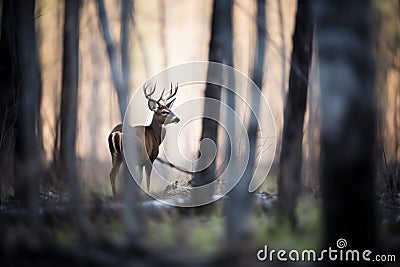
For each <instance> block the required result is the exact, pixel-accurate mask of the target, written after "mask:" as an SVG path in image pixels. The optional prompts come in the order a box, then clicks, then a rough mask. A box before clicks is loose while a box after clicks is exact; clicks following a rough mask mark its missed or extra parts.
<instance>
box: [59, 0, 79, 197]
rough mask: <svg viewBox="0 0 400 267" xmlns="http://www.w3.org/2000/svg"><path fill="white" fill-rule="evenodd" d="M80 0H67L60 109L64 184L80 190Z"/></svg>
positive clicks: (61, 161) (61, 157) (61, 159)
mask: <svg viewBox="0 0 400 267" xmlns="http://www.w3.org/2000/svg"><path fill="white" fill-rule="evenodd" d="M79 2H80V1H79V0H68V1H65V22H64V51H63V72H62V92H61V113H60V127H61V132H60V163H61V168H60V170H61V177H62V179H63V180H62V181H61V182H62V183H63V184H64V185H69V186H70V188H71V189H72V188H73V189H74V190H78V185H77V177H76V149H75V139H76V120H77V111H78V110H77V109H78V80H79V4H80V3H79Z"/></svg>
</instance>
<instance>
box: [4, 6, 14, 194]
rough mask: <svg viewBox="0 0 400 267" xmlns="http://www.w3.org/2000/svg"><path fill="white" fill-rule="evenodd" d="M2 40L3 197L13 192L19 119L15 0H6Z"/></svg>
mask: <svg viewBox="0 0 400 267" xmlns="http://www.w3.org/2000/svg"><path fill="white" fill-rule="evenodd" d="M2 9H3V10H2V16H1V19H2V21H1V39H0V88H1V90H0V200H1V199H3V198H5V197H6V196H7V195H9V194H11V188H12V180H13V177H14V175H13V172H14V169H13V164H14V163H13V158H14V146H15V129H14V127H15V121H16V119H17V117H16V116H17V108H16V106H17V95H18V93H17V88H15V82H16V77H15V73H16V71H17V55H16V51H15V50H16V47H15V46H16V44H15V17H14V7H13V1H11V0H7V1H3V5H2Z"/></svg>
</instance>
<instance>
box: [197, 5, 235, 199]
mask: <svg viewBox="0 0 400 267" xmlns="http://www.w3.org/2000/svg"><path fill="white" fill-rule="evenodd" d="M228 38H232V1H218V0H214V2H213V13H212V21H211V40H210V45H209V47H210V50H209V55H208V60H209V61H211V62H218V63H224V62H226V60H227V53H228V52H229V51H230V50H229V49H230V47H231V46H232V40H229V39H228ZM212 75H214V74H213V73H212V71H211V70H210V69H209V70H208V73H207V76H208V79H209V80H211V78H210V77H212ZM204 97H205V98H211V99H214V100H216V101H220V99H221V87H220V86H218V85H215V84H211V83H209V84H207V85H206V89H205V92H204ZM209 117H211V118H219V117H220V109H219V105H208V104H207V102H205V104H204V117H203V122H202V132H201V140H204V139H210V140H212V142H214V144H216V147H217V149H218V142H217V137H218V121H216V120H213V119H209ZM217 120H218V119H217ZM200 146H202V144H201V145H200ZM200 150H201V151H203V153H204V154H203V155H201V157H202V158H203V159H204V160H207V159H209V157H212V155H207V152H209V149H208V148H205V147H200ZM217 155H218V152H217ZM216 158H217V156H216V157H215V159H214V161H213V162H212V163H211V164H210V165H209V166H208V167H207V168H205V169H204V170H202V171H199V172H197V173H196V174H195V175H194V177H193V185H194V186H202V185H206V184H208V183H210V182H212V181H214V180H215V178H216ZM201 160H202V159H201V158H200V161H201ZM210 193H211V192H210ZM192 197H193V198H195V199H198V198H199V199H209V198H210V197H211V196H205V195H201V196H200V195H198V194H192Z"/></svg>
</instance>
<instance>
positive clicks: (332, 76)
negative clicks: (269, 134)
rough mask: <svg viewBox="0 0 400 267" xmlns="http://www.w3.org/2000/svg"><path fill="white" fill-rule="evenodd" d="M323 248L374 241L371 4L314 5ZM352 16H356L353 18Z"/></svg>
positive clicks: (370, 244) (365, 245)
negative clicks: (316, 44)
mask: <svg viewBox="0 0 400 267" xmlns="http://www.w3.org/2000/svg"><path fill="white" fill-rule="evenodd" d="M315 5H316V8H315V10H316V22H317V37H318V45H319V58H320V80H321V108H322V129H321V153H322V162H321V164H322V166H321V167H322V182H323V191H324V220H325V229H326V236H325V238H326V244H327V245H329V246H332V245H334V244H336V240H337V239H339V238H345V239H346V240H347V241H348V246H347V247H346V249H348V248H358V249H361V248H364V249H367V248H368V249H371V248H373V246H374V243H375V240H376V229H375V227H376V223H375V209H374V198H375V191H374V173H375V163H374V145H375V142H376V132H375V130H376V125H375V124H376V110H375V108H376V107H375V97H374V63H373V57H372V52H371V50H372V49H371V48H372V45H371V36H370V35H371V18H370V16H371V15H370V2H369V1H315ZM355 14H356V15H355Z"/></svg>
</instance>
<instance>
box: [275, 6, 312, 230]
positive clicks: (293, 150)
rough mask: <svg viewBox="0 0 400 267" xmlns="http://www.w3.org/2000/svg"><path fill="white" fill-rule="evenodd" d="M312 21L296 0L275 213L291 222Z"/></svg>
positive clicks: (310, 48) (304, 104) (308, 67)
mask: <svg viewBox="0 0 400 267" xmlns="http://www.w3.org/2000/svg"><path fill="white" fill-rule="evenodd" d="M312 36H313V23H312V19H311V12H310V6H309V1H308V0H303V1H298V3H297V14H296V25H295V29H294V35H293V51H292V58H291V67H290V73H289V90H288V94H287V99H286V107H285V113H284V125H283V134H282V135H283V137H282V150H281V158H280V170H279V180H278V194H279V198H278V203H279V213H280V215H281V217H283V218H289V220H290V221H291V223H292V224H294V223H295V214H294V212H295V207H296V200H297V195H298V192H299V189H300V188H301V186H300V180H301V175H300V174H301V163H302V153H303V152H302V141H303V123H304V114H305V111H306V105H307V87H308V73H309V69H310V65H311V55H312Z"/></svg>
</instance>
